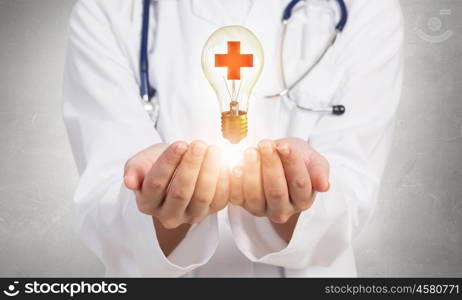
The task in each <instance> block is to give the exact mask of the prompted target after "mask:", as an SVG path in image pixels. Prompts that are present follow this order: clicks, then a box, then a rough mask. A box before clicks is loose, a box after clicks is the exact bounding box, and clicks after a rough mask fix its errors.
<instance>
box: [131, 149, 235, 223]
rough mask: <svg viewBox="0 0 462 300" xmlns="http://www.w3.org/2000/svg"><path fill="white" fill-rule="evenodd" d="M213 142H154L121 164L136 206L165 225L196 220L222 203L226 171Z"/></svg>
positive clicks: (226, 190) (225, 194)
mask: <svg viewBox="0 0 462 300" xmlns="http://www.w3.org/2000/svg"><path fill="white" fill-rule="evenodd" d="M220 157H221V154H220V151H219V148H217V147H215V146H207V145H206V144H205V143H204V142H202V141H194V142H192V143H191V144H190V145H188V144H187V143H185V142H175V143H173V144H171V145H167V144H156V145H153V146H151V147H149V148H147V149H146V150H144V151H142V152H140V153H138V154H136V155H135V156H133V157H132V158H131V159H130V160H128V161H127V163H126V165H125V176H124V180H125V185H126V186H127V188H129V189H131V190H133V191H135V192H136V202H137V206H138V209H139V210H140V211H141V212H142V213H145V214H148V215H151V216H153V217H154V218H155V219H157V220H158V221H159V222H160V223H161V224H162V225H163V226H164V227H165V228H166V229H174V228H177V227H178V226H180V225H182V224H194V223H198V222H200V221H201V220H203V219H204V218H205V217H207V216H208V215H210V214H213V213H216V212H218V211H220V210H221V209H223V208H225V207H226V205H227V204H228V198H229V178H228V176H229V174H228V170H227V168H226V167H225V166H223V164H222V163H221V158H220Z"/></svg>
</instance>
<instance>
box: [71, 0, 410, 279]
mask: <svg viewBox="0 0 462 300" xmlns="http://www.w3.org/2000/svg"><path fill="white" fill-rule="evenodd" d="M229 3H233V5H229ZM287 3H288V0H253V1H251V0H239V1H237V0H233V1H224V0H220V1H219V0H217V1H205V0H157V1H153V2H152V12H153V13H152V20H151V29H150V30H151V31H150V37H151V40H150V72H151V84H152V85H153V86H155V87H156V88H157V89H158V98H157V99H158V101H159V103H160V111H161V113H160V119H159V122H158V126H157V129H155V128H154V127H153V124H152V122H151V120H150V119H149V117H148V116H147V114H146V113H145V111H144V109H143V107H142V105H141V102H140V96H139V76H138V73H139V71H138V65H139V52H140V50H139V48H140V29H141V12H142V1H141V0H80V1H79V2H78V3H77V4H76V6H75V8H74V10H73V13H72V16H71V22H70V37H69V47H68V52H67V62H66V67H65V80H64V119H65V123H66V126H67V129H68V133H69V138H70V141H71V146H72V149H73V153H74V156H75V160H76V163H77V167H78V171H79V173H80V175H81V178H80V183H79V185H78V188H77V191H76V193H75V211H76V219H75V224H76V230H77V232H78V233H79V234H80V236H81V238H82V239H83V241H84V242H85V243H86V245H87V246H88V247H89V248H90V249H92V250H93V252H94V253H95V254H96V255H97V256H98V257H99V258H100V259H101V260H102V262H103V263H104V265H105V266H106V270H107V274H106V275H107V276H152V277H170V276H172V277H177V276H202V277H204V276H245V277H247V276H250V277H252V276H259V277H263V276H288V277H294V276H309V277H313V276H356V268H355V262H354V256H353V252H352V246H351V245H352V240H353V238H354V237H355V236H356V235H357V234H358V233H359V232H360V231H361V229H362V228H364V226H366V224H367V221H368V219H369V218H370V217H371V215H372V213H373V210H374V206H375V203H376V200H377V194H378V191H379V188H380V180H381V176H382V172H383V169H384V166H385V164H386V158H387V154H388V152H389V148H390V144H391V137H392V131H393V119H394V116H395V112H396V109H397V106H398V103H399V98H400V90H401V77H402V76H401V75H402V70H401V69H402V53H401V52H402V15H401V11H400V8H399V4H398V1H397V0H350V1H347V5H348V8H349V12H350V19H349V22H348V24H347V26H346V28H345V31H344V32H343V34H342V35H341V36H340V37H339V39H338V40H337V42H336V44H335V45H334V46H333V48H332V49H331V50H329V52H328V54H327V55H326V57H325V58H324V59H323V61H322V62H321V63H320V65H319V66H318V67H317V68H316V69H315V70H314V71H313V72H312V73H311V74H310V75H309V76H308V77H307V78H306V79H305V80H303V82H302V83H301V84H300V85H299V86H298V87H297V88H296V89H295V90H294V91H293V93H292V98H293V99H294V100H295V101H298V102H299V103H300V104H304V105H305V106H325V105H328V104H343V105H345V106H346V108H347V113H346V114H345V115H344V116H341V117H337V116H332V115H328V114H325V115H319V114H315V113H309V112H304V111H300V110H297V109H295V108H294V105H293V102H291V101H290V100H288V99H282V100H281V99H273V100H268V99H265V98H264V95H267V94H273V93H275V92H279V91H280V90H281V88H282V84H281V79H280V76H279V74H280V73H279V66H278V63H277V57H278V56H277V55H278V45H279V38H280V32H281V23H280V19H281V14H282V10H283V8H284V7H285V5H287ZM331 7H335V2H334V1H325V0H308V6H307V8H306V9H302V11H301V12H300V11H299V12H297V13H296V14H295V15H294V18H293V20H292V23H291V25H290V27H289V31H288V37H287V44H286V53H287V55H286V57H285V65H286V69H287V71H286V72H287V73H288V77H289V80H288V81H289V82H290V81H292V80H294V79H295V78H296V77H297V75H298V74H300V73H301V72H303V71H304V70H305V69H306V67H307V66H308V65H309V64H310V62H312V61H313V59H314V58H315V57H316V55H317V53H318V52H319V51H320V50H321V49H322V47H324V44H325V43H326V40H327V38H328V36H329V34H330V33H331V32H332V30H333V28H334V26H335V23H336V22H337V19H338V13H333V14H332V13H331V10H330V8H331ZM229 24H242V25H244V26H246V27H248V28H250V29H251V30H252V31H253V32H254V33H255V34H256V35H257V36H258V37H259V39H260V40H261V42H262V45H263V47H264V50H265V68H264V71H263V75H262V78H261V79H260V81H259V83H258V84H257V86H256V88H255V92H254V97H253V99H252V100H251V104H250V108H249V122H250V123H249V137H248V142H249V143H250V144H252V143H257V142H258V141H259V140H261V139H264V138H271V139H277V138H282V137H288V136H291V137H299V138H302V139H304V140H307V141H309V143H310V144H311V145H312V146H313V147H314V148H315V149H316V150H318V151H319V152H321V153H322V154H323V155H324V156H325V157H326V158H327V159H328V160H329V162H330V167H331V179H330V183H331V190H330V191H329V192H327V193H322V194H318V196H317V198H316V201H315V203H314V205H313V206H312V207H311V209H309V210H308V211H306V212H304V213H302V215H301V216H300V219H299V221H298V224H297V225H296V229H295V232H294V234H293V237H292V240H291V241H290V243H288V244H287V243H285V242H284V241H283V240H282V239H281V238H280V237H279V236H278V235H277V233H276V232H275V231H274V229H273V228H272V226H271V224H270V223H269V221H268V220H267V219H266V218H256V217H253V216H251V215H249V214H248V213H246V212H245V211H244V210H242V209H241V208H239V207H234V206H228V208H227V209H225V210H223V211H222V212H220V213H218V214H215V215H211V216H208V217H207V218H206V219H205V220H203V221H202V222H201V223H200V224H198V225H194V226H193V227H192V228H191V229H190V230H189V232H188V233H187V235H186V237H185V239H184V240H183V241H182V242H181V243H180V244H179V245H178V247H177V248H176V249H175V250H174V251H173V253H172V254H171V255H170V256H169V257H165V256H164V254H163V252H162V251H161V249H160V247H159V245H158V242H157V240H156V234H155V228H154V226H153V223H152V219H151V217H150V216H147V215H144V214H142V213H141V212H139V211H138V210H137V207H136V203H135V196H134V193H133V192H131V191H129V190H127V189H126V188H125V187H124V185H123V183H122V182H123V178H122V177H123V167H124V164H125V162H126V161H127V159H129V158H130V157H131V156H132V155H134V154H135V153H137V152H138V151H140V150H142V149H144V148H146V147H148V146H149V145H152V144H156V143H160V142H167V143H169V142H173V141H176V140H185V141H192V140H194V139H202V140H205V141H207V142H208V143H211V144H213V143H218V142H219V141H220V140H221V132H220V125H219V124H220V119H219V118H220V113H219V110H218V103H217V101H216V100H215V99H216V98H215V94H214V93H213V90H212V89H211V87H210V86H209V85H208V83H207V81H206V79H205V78H204V76H203V74H202V70H201V66H200V57H201V51H202V47H203V45H204V43H205V41H206V40H207V38H208V36H209V35H210V34H211V33H212V32H213V31H214V30H215V29H217V28H218V27H220V26H224V25H229ZM304 24H305V25H304Z"/></svg>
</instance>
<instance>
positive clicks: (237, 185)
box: [229, 166, 244, 205]
mask: <svg viewBox="0 0 462 300" xmlns="http://www.w3.org/2000/svg"><path fill="white" fill-rule="evenodd" d="M229 181H230V191H229V193H230V197H229V201H230V202H231V203H232V204H234V205H242V204H243V203H244V194H243V191H242V167H241V166H237V167H235V168H234V169H233V171H232V172H231V176H230V180H229Z"/></svg>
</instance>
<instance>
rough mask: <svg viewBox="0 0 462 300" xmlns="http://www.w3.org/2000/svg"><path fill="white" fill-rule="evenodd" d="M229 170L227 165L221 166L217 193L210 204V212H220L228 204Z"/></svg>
mask: <svg viewBox="0 0 462 300" xmlns="http://www.w3.org/2000/svg"><path fill="white" fill-rule="evenodd" d="M229 180H230V179H229V171H228V168H227V167H226V166H221V170H220V177H219V178H218V182H217V186H216V189H215V195H214V196H213V200H212V203H211V204H210V213H215V212H218V211H220V210H222V209H224V208H225V207H226V205H228V201H229Z"/></svg>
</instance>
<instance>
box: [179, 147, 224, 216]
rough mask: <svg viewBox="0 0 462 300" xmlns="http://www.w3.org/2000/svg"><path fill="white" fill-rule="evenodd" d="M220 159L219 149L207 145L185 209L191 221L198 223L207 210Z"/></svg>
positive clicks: (218, 173)
mask: <svg viewBox="0 0 462 300" xmlns="http://www.w3.org/2000/svg"><path fill="white" fill-rule="evenodd" d="M220 160H221V155H220V151H219V149H218V148H217V147H215V146H211V147H209V149H208V150H207V154H206V155H205V158H204V161H203V162H202V166H201V170H200V172H199V177H198V179H197V183H196V187H195V189H194V194H193V196H192V199H191V202H190V203H189V205H188V208H187V209H186V213H187V215H188V217H189V218H190V219H191V222H192V223H198V222H199V221H200V220H202V219H203V218H204V217H205V216H206V215H207V214H208V212H209V207H210V203H211V202H212V199H213V196H214V195H215V189H216V186H217V182H218V177H219V175H220Z"/></svg>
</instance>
